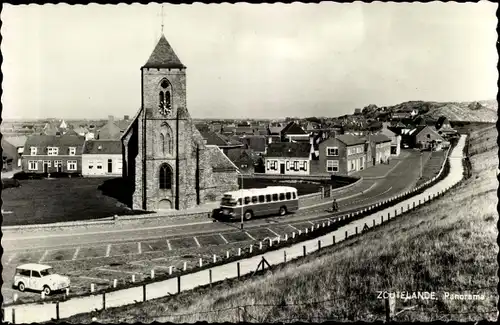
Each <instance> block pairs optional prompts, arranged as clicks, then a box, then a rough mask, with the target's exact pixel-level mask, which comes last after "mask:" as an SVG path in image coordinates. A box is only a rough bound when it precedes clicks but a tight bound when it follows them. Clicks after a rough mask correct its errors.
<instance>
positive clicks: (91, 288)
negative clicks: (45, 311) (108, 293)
mask: <svg viewBox="0 0 500 325" xmlns="http://www.w3.org/2000/svg"><path fill="white" fill-rule="evenodd" d="M90 292H94V284H93V283H91V284H90ZM42 293H43V291H42ZM42 299H43V298H42Z"/></svg>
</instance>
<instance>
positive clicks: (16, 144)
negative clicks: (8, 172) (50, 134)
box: [2, 135, 28, 169]
mask: <svg viewBox="0 0 500 325" xmlns="http://www.w3.org/2000/svg"><path fill="white" fill-rule="evenodd" d="M27 138H28V137H27V136H25V135H20V136H12V137H2V149H3V150H4V151H5V152H7V153H8V154H7V158H12V161H11V164H12V169H17V168H21V167H22V157H23V152H24V144H25V143H26V140H27Z"/></svg>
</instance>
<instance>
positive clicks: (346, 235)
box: [345, 230, 347, 238]
mask: <svg viewBox="0 0 500 325" xmlns="http://www.w3.org/2000/svg"><path fill="white" fill-rule="evenodd" d="M345 238H347V230H346V231H345Z"/></svg>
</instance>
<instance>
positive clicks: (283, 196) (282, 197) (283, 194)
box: [280, 193, 285, 201]
mask: <svg viewBox="0 0 500 325" xmlns="http://www.w3.org/2000/svg"><path fill="white" fill-rule="evenodd" d="M284 200H285V193H280V201H284Z"/></svg>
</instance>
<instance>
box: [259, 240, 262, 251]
mask: <svg viewBox="0 0 500 325" xmlns="http://www.w3.org/2000/svg"><path fill="white" fill-rule="evenodd" d="M259 249H260V250H262V242H261V241H260V242H259Z"/></svg>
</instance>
